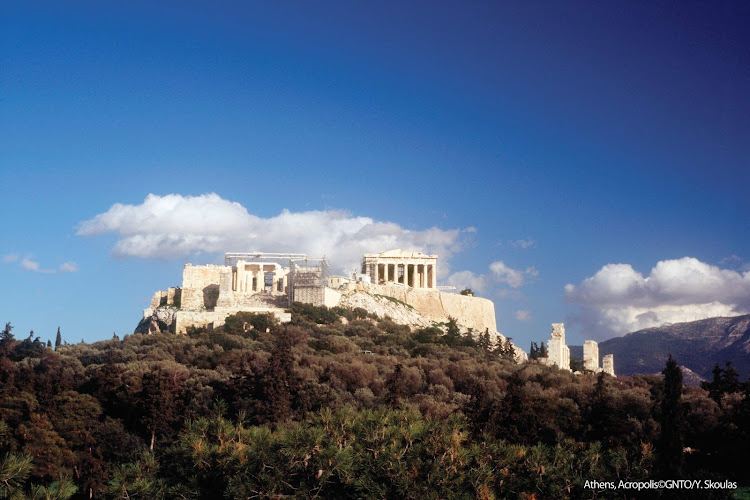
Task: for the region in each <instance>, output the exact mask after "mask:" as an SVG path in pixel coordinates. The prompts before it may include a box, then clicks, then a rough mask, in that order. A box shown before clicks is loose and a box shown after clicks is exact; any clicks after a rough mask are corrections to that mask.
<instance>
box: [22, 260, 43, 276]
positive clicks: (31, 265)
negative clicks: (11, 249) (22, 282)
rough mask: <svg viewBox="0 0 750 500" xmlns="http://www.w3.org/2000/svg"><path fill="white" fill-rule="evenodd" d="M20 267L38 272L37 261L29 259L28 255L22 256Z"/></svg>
mask: <svg viewBox="0 0 750 500" xmlns="http://www.w3.org/2000/svg"><path fill="white" fill-rule="evenodd" d="M21 267H22V268H24V269H26V270H27V271H34V272H40V269H39V262H37V261H35V260H31V257H30V256H27V257H24V258H23V260H22V261H21Z"/></svg>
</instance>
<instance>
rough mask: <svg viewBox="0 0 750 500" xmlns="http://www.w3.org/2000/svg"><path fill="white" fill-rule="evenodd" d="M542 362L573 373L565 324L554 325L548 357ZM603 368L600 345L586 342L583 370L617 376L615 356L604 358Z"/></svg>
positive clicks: (584, 345)
mask: <svg viewBox="0 0 750 500" xmlns="http://www.w3.org/2000/svg"><path fill="white" fill-rule="evenodd" d="M541 362H542V363H544V364H546V365H549V366H556V367H558V368H560V369H561V370H567V371H571V368H570V348H569V347H568V346H567V345H565V325H564V324H563V323H552V335H551V338H550V339H549V341H547V357H546V358H541ZM602 366H603V368H599V344H597V343H596V342H595V341H593V340H586V341H584V342H583V369H584V370H585V371H590V372H593V373H600V372H604V373H606V374H608V375H611V376H613V377H614V376H615V365H614V355H613V354H607V355H605V356H604V358H603V359H602ZM576 373H579V372H576Z"/></svg>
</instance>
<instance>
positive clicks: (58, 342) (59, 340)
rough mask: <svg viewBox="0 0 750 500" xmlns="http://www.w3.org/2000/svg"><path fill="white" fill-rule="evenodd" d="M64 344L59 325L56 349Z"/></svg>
mask: <svg viewBox="0 0 750 500" xmlns="http://www.w3.org/2000/svg"><path fill="white" fill-rule="evenodd" d="M61 345H62V335H60V327H59V326H58V327H57V336H56V337H55V350H57V348H58V347H60V346H61Z"/></svg>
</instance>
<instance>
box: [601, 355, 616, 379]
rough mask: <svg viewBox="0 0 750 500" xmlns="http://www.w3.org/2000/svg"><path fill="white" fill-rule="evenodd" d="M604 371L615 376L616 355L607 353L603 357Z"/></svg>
mask: <svg viewBox="0 0 750 500" xmlns="http://www.w3.org/2000/svg"><path fill="white" fill-rule="evenodd" d="M602 371H603V372H604V373H606V374H608V375H612V376H613V377H615V376H616V375H615V355H614V354H605V355H604V357H603V358H602Z"/></svg>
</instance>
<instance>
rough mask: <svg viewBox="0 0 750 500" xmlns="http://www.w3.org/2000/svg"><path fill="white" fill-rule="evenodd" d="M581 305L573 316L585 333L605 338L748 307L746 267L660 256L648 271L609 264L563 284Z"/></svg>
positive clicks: (749, 283) (749, 274)
mask: <svg viewBox="0 0 750 500" xmlns="http://www.w3.org/2000/svg"><path fill="white" fill-rule="evenodd" d="M565 296H566V299H567V300H568V301H569V302H572V303H576V304H580V306H581V311H580V314H579V315H578V316H577V317H576V318H575V321H578V322H580V323H581V325H582V327H583V329H584V333H585V334H587V336H589V338H606V337H609V336H612V335H622V334H624V333H628V332H631V331H635V330H639V329H642V328H648V327H652V326H659V325H661V324H663V323H676V322H681V321H693V320H696V319H702V318H706V317H711V316H732V315H737V314H744V313H746V312H748V311H750V272H745V273H740V272H737V271H733V270H729V269H720V268H718V267H716V266H712V265H710V264H706V263H704V262H701V261H699V260H698V259H695V258H692V257H683V258H682V259H672V260H662V261H659V262H658V263H657V264H656V266H654V268H653V269H652V270H651V272H650V273H649V275H648V276H646V277H644V276H643V275H642V274H641V273H639V272H638V271H636V270H635V269H633V267H632V266H631V265H630V264H607V265H606V266H604V267H602V268H601V269H600V270H599V271H598V272H597V273H596V274H594V275H593V276H591V277H590V278H586V279H585V280H583V282H581V284H580V285H578V286H574V285H572V284H568V285H566V286H565Z"/></svg>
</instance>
